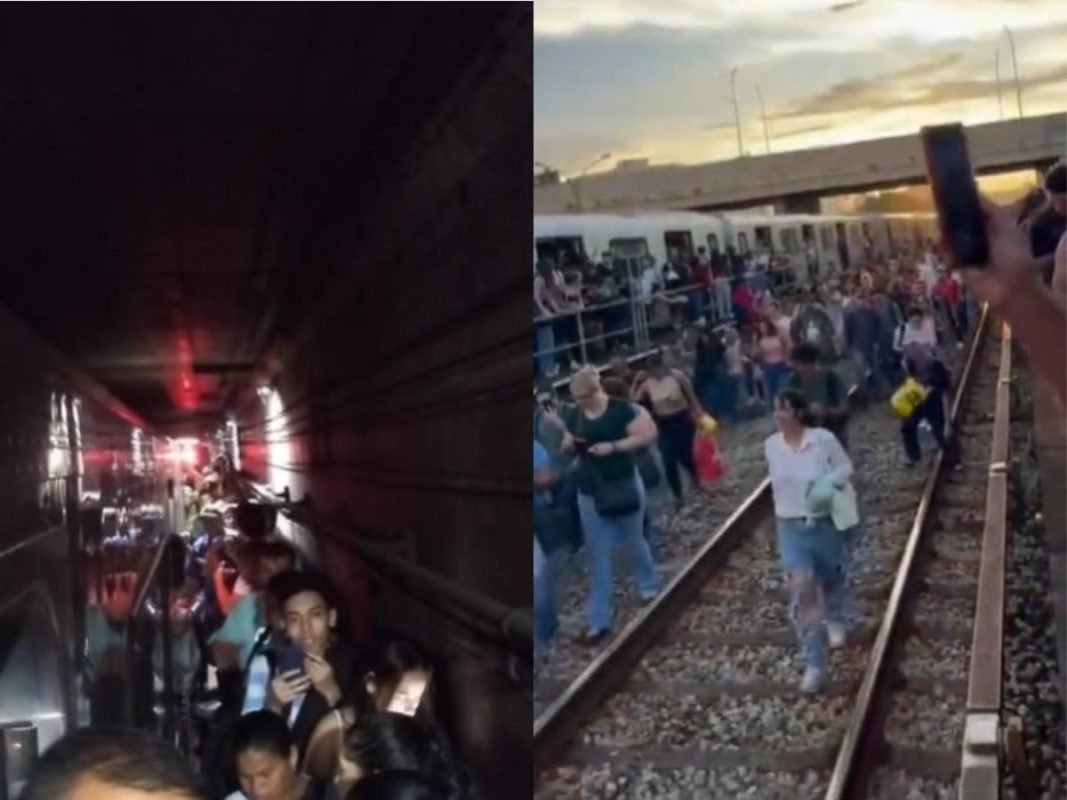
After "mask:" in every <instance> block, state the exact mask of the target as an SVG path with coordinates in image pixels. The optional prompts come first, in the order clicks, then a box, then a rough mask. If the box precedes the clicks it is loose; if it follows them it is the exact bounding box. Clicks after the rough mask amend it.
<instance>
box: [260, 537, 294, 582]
mask: <svg viewBox="0 0 1067 800" xmlns="http://www.w3.org/2000/svg"><path fill="white" fill-rule="evenodd" d="M249 551H250V559H251V560H252V563H253V569H252V574H253V580H252V581H250V583H251V585H252V587H253V588H255V589H264V588H266V587H267V585H268V584H269V583H270V581H271V579H272V578H273V577H274V576H275V575H280V574H281V573H283V572H287V571H289V570H291V569H295V568H296V552H295V551H294V550H293V548H292V546H291V545H290V544H289V543H288V542H285V541H281V540H274V541H269V542H257V543H255V544H253V545H250V546H249Z"/></svg>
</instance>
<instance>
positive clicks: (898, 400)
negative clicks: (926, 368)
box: [889, 378, 930, 419]
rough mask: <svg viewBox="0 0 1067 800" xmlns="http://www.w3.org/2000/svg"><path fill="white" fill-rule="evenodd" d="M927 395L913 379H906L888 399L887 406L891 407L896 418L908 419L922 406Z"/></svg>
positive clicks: (923, 387)
mask: <svg viewBox="0 0 1067 800" xmlns="http://www.w3.org/2000/svg"><path fill="white" fill-rule="evenodd" d="M929 394H930V392H929V391H927V389H926V387H925V386H923V385H922V384H921V383H919V382H918V381H917V380H915V378H908V379H907V380H906V381H904V383H902V384H901V385H900V388H899V389H897V390H896V391H895V392H893V396H892V397H891V398H889V405H891V406H892V407H893V412H894V413H895V414H896V415H897V416H898V417H900V418H901V419H908V418H909V417H910V416H911V415H912V414H914V413H915V410H916V409H917V408H918V407H919V406H921V405H922V404H923V402H924V401H925V400H926V398H927V396H928V395H929Z"/></svg>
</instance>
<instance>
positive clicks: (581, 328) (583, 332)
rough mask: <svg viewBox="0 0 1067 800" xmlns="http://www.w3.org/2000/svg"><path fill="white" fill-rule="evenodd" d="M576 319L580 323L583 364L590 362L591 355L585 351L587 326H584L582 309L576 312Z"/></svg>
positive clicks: (579, 331) (579, 337)
mask: <svg viewBox="0 0 1067 800" xmlns="http://www.w3.org/2000/svg"><path fill="white" fill-rule="evenodd" d="M574 319H575V320H576V321H577V323H578V348H579V349H580V350H581V352H582V364H583V365H584V364H588V363H589V356H588V354H587V353H586V352H585V328H584V327H583V326H582V311H579V312H578V313H577V314H575V315H574Z"/></svg>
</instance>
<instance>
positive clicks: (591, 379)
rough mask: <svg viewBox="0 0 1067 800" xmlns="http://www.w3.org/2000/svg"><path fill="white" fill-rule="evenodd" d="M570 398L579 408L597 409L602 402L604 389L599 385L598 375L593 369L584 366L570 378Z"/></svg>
mask: <svg viewBox="0 0 1067 800" xmlns="http://www.w3.org/2000/svg"><path fill="white" fill-rule="evenodd" d="M570 389H571V397H573V398H574V402H575V403H577V404H578V406H579V407H580V408H583V409H590V408H599V407H600V404H601V403H603V402H604V397H605V394H604V388H603V387H602V386H601V384H600V373H598V372H597V371H596V368H595V367H591V366H588V365H586V366H584V367H582V368H581V369H580V370H578V371H577V372H576V373H574V375H573V377H571V383H570Z"/></svg>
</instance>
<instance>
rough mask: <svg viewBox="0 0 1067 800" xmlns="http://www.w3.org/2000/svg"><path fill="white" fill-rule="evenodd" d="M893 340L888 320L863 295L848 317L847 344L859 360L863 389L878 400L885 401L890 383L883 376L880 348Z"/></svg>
mask: <svg viewBox="0 0 1067 800" xmlns="http://www.w3.org/2000/svg"><path fill="white" fill-rule="evenodd" d="M891 336H892V332H891V331H886V330H885V320H884V318H883V317H882V315H881V314H879V313H878V311H877V309H875V307H874V305H873V304H872V303H871V300H870V298H869V297H868V296H866V295H860V296H859V297H857V298H856V300H855V302H854V303H853V304H852V305H851V306H850V307H849V309H848V312H847V313H846V314H845V343H846V346H847V347H848V350H849V352H850V353H853V354H855V356H856V357H857V358H858V359H859V362H860V367H861V369H863V376H864V378H863V380H864V384H863V385H864V386H865V387H866V389H867V391H869V392H870V393H871V394H872V395H873V396H875V397H884V396H885V394H886V392H887V391H888V390H889V381H888V379H887V378H886V376H885V375H884V373H883V372H882V360H883V357H882V353H881V352H880V351H881V348H882V347H883V346H884V344H885V342H886V341H887V340H888V339H889V338H890V337H891Z"/></svg>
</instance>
